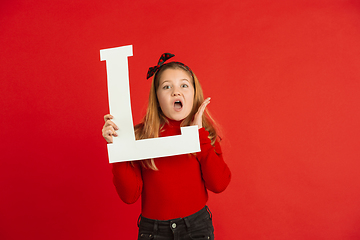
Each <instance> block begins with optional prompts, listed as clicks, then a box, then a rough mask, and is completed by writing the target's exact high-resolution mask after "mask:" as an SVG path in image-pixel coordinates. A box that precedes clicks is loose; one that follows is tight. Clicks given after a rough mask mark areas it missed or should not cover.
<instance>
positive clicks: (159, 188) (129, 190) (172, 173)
mask: <svg viewBox="0 0 360 240" xmlns="http://www.w3.org/2000/svg"><path fill="white" fill-rule="evenodd" d="M180 123H181V122H180V121H173V120H169V124H167V125H165V126H164V128H163V131H162V132H161V134H160V135H161V136H162V137H166V136H172V135H180V134H181V131H180ZM208 135H209V133H208V132H207V131H206V130H205V129H204V128H201V129H199V138H200V147H201V152H198V153H196V155H193V154H183V155H177V156H170V157H162V158H156V159H155V164H156V166H157V168H158V169H159V170H158V171H154V170H151V169H146V168H144V167H142V164H141V163H140V162H139V161H135V162H134V165H135V166H134V167H133V166H131V163H130V162H120V163H113V164H112V165H113V174H114V185H115V187H116V191H117V193H118V194H119V196H120V198H121V199H122V200H123V201H124V202H125V203H128V204H131V203H134V202H136V201H137V200H138V198H139V197H140V195H141V198H142V213H141V214H142V215H143V216H144V217H146V218H151V219H158V220H169V219H174V218H180V217H186V216H189V215H191V214H193V213H195V212H197V211H199V210H200V209H202V208H203V207H204V206H205V204H206V202H207V199H208V193H207V190H210V191H212V192H215V193H220V192H222V191H224V190H225V188H226V187H227V186H228V184H229V182H230V176H231V174H230V170H229V168H228V166H227V165H226V163H225V162H224V160H223V158H222V152H221V148H220V145H219V143H218V142H216V143H215V147H214V146H212V145H211V141H210V139H209V138H208Z"/></svg>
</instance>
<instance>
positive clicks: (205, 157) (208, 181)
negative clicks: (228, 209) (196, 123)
mask: <svg viewBox="0 0 360 240" xmlns="http://www.w3.org/2000/svg"><path fill="white" fill-rule="evenodd" d="M208 136H209V132H208V131H206V130H205V129H204V128H200V129H199V138H200V147H201V152H198V153H197V154H196V156H197V159H198V161H199V162H200V166H201V173H202V177H203V179H204V181H205V186H206V188H207V189H209V190H210V191H212V192H214V193H220V192H222V191H224V190H225V189H226V187H227V186H228V185H229V182H230V178H231V173H230V169H229V167H228V166H227V164H226V163H225V162H224V160H223V157H222V152H221V147H220V144H219V142H218V141H216V142H215V144H214V145H215V146H213V145H211V140H210V139H209V138H208Z"/></svg>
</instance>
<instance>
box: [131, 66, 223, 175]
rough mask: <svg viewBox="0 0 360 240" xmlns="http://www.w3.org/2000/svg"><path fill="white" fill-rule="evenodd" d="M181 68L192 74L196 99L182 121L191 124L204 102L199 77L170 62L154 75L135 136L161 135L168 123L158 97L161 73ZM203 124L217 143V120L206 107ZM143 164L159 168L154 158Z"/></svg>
mask: <svg viewBox="0 0 360 240" xmlns="http://www.w3.org/2000/svg"><path fill="white" fill-rule="evenodd" d="M169 68H171V69H181V70H184V71H185V72H186V73H188V74H189V76H191V79H192V81H191V83H192V84H193V87H194V101H193V106H192V110H191V112H190V114H189V115H188V116H187V117H186V118H185V119H184V120H183V121H182V123H181V126H182V127H183V126H190V124H191V122H192V120H193V118H194V116H195V114H196V113H197V111H198V109H199V107H200V105H201V104H202V103H203V102H204V95H203V91H202V88H201V85H200V82H199V80H198V79H197V77H196V75H195V74H194V72H192V71H191V70H189V69H188V68H187V67H185V66H183V65H181V64H179V63H176V62H170V63H167V64H165V65H163V66H162V67H161V68H160V70H159V71H158V72H157V73H156V74H155V75H154V77H153V81H152V83H151V88H150V94H149V102H148V107H147V111H146V115H145V116H144V118H143V120H142V121H141V123H139V124H138V125H136V126H135V128H134V129H135V137H136V139H137V140H139V139H145V138H157V137H159V135H160V130H161V129H162V127H163V126H164V125H165V124H166V123H168V120H167V118H166V117H165V115H164V113H163V112H162V111H161V108H160V104H159V101H158V99H157V89H158V87H159V84H160V77H161V74H162V73H163V72H164V71H165V70H166V69H169ZM202 125H203V127H204V128H205V130H207V131H208V132H209V138H210V139H211V144H213V145H214V144H215V141H216V139H217V137H218V135H217V132H216V129H215V127H214V125H215V122H214V120H213V119H212V117H211V116H210V114H209V112H208V110H207V109H205V111H204V114H203V117H202ZM141 163H142V165H143V166H144V167H145V168H150V169H152V170H158V169H157V167H156V165H155V162H154V159H147V160H143V161H141Z"/></svg>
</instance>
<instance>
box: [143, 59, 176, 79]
mask: <svg viewBox="0 0 360 240" xmlns="http://www.w3.org/2000/svg"><path fill="white" fill-rule="evenodd" d="M174 56H175V55H174V54H171V53H163V54H162V55H161V57H160V59H159V62H158V64H157V65H156V66H154V67H150V68H149V70H148V73H147V77H146V79H149V78H150V77H151V76H153V75H154V74H155V73H156V72H157V71H158V70H159V69H160V67H161V66H162V65H164V63H165V62H166V61H167V60H169V59H170V58H172V57H174Z"/></svg>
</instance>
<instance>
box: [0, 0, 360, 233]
mask: <svg viewBox="0 0 360 240" xmlns="http://www.w3.org/2000/svg"><path fill="white" fill-rule="evenodd" d="M164 3H165V4H164ZM359 42H360V4H359V3H358V1H355V0H354V1H345V0H344V1H340V0H339V1H335V0H334V1H313V0H308V1H305V0H304V1H288V0H281V1H280V0H279V1H266V0H257V1H254V0H243V1H227V0H225V1H212V0H208V1H192V0H191V1H190V0H184V1H159V0H155V1H96V0H91V1H89V0H87V1H84V0H79V1H73V2H71V1H34V0H33V1H24V0H23V1H20V0H18V1H17V0H14V1H5V3H4V1H3V2H2V3H1V4H0V49H1V54H0V60H1V64H0V72H1V81H0V86H1V87H0V103H1V124H0V128H1V129H0V132H1V145H0V150H1V161H0V239H4V240H12V239H16V240H17V239H54V240H57V239H59V240H60V239H89V240H90V239H94V240H98V239H135V238H136V234H137V227H136V220H137V217H138V215H139V212H140V204H139V202H137V203H136V204H134V205H126V204H124V203H122V202H121V200H120V199H119V198H118V196H117V195H116V192H115V189H114V187H113V185H112V176H111V171H110V170H111V168H110V165H109V164H108V159H107V150H106V144H105V141H104V140H103V139H102V137H101V128H102V125H103V115H104V114H106V113H107V112H108V102H107V86H106V69H105V62H101V61H100V49H104V48H111V47H117V46H124V45H129V44H131V45H133V48H134V56H133V57H131V58H130V59H129V64H130V81H131V94H132V108H133V112H134V121H135V122H138V121H139V120H140V118H141V116H142V115H143V114H144V110H145V106H146V101H147V95H148V90H149V86H150V82H149V81H147V80H146V79H145V76H146V72H147V68H148V67H150V66H152V65H155V64H156V62H157V60H158V58H159V56H160V54H161V53H163V52H171V53H175V54H176V55H177V59H178V60H181V61H183V62H185V63H186V64H187V65H189V66H190V67H191V68H192V69H193V70H194V71H195V72H196V74H197V75H198V77H199V79H200V81H201V83H202V85H203V88H204V91H205V95H206V96H211V97H212V102H211V104H210V105H209V109H210V110H211V112H212V113H213V115H214V116H215V118H216V119H217V120H218V122H219V123H220V124H221V125H222V127H223V138H224V141H223V149H224V152H225V158H226V161H227V163H228V164H229V166H230V168H231V170H232V174H233V178H232V181H231V183H230V185H229V187H228V189H227V190H226V191H225V192H224V193H222V194H219V195H215V194H211V195H210V200H209V206H210V208H211V209H212V211H213V215H214V224H215V229H216V230H215V231H216V237H217V239H228V240H237V239H255V240H260V239H276V240H278V239H299V240H303V239H327V240H329V239H330V240H331V239H339V240H340V239H341V240H343V239H359V238H360V227H359V226H360V207H359V205H360V190H359V189H360V177H359V175H360V174H359V171H360V161H359V160H360V146H359V140H360V137H359V136H360V127H359V120H360V81H359V79H360V67H359V65H360V44H359ZM174 207H176V206H174Z"/></svg>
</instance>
